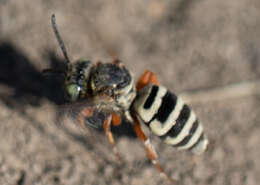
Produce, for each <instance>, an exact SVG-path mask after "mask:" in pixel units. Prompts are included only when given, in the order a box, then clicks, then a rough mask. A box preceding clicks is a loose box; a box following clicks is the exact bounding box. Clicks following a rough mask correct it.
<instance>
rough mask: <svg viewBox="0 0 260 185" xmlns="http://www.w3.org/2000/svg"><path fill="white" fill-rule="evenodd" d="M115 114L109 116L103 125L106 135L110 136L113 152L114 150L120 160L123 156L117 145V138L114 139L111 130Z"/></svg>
mask: <svg viewBox="0 0 260 185" xmlns="http://www.w3.org/2000/svg"><path fill="white" fill-rule="evenodd" d="M113 115H114V114H112V115H109V116H108V118H107V119H106V120H105V122H104V125H103V127H104V131H105V133H106V136H107V138H108V141H109V143H110V144H111V145H112V147H113V152H114V154H115V156H116V158H117V159H118V161H119V162H120V161H121V157H120V155H119V153H118V150H117V147H116V145H115V140H114V137H113V134H112V132H111V123H112V124H113V117H114V116H113Z"/></svg>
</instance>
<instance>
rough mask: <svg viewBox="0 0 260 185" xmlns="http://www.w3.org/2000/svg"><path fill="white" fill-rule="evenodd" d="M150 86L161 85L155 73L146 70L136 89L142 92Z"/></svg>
mask: <svg viewBox="0 0 260 185" xmlns="http://www.w3.org/2000/svg"><path fill="white" fill-rule="evenodd" d="M148 84H152V85H159V80H158V78H157V76H156V75H155V74H154V73H153V72H151V71H149V70H146V71H145V72H144V73H143V75H142V76H141V77H140V78H139V80H138V82H137V85H136V89H137V90H140V89H142V88H143V87H145V86H146V85H148Z"/></svg>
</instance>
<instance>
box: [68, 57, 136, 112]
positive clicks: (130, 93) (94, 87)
mask: <svg viewBox="0 0 260 185" xmlns="http://www.w3.org/2000/svg"><path fill="white" fill-rule="evenodd" d="M65 91H66V96H67V98H68V99H69V100H70V101H76V100H82V99H86V98H92V99H93V100H95V101H96V102H99V103H102V104H108V105H107V107H108V108H109V107H110V108H113V110H112V111H114V110H120V111H125V110H128V109H129V107H130V105H131V103H132V101H133V99H134V98H135V94H136V92H135V87H134V82H133V78H132V75H131V74H130V72H129V71H128V70H127V69H126V68H125V67H124V66H122V65H119V64H114V63H105V64H103V63H98V64H96V65H93V64H92V63H91V62H90V61H88V60H78V61H76V63H74V64H72V65H71V66H69V69H68V72H67V77H66V81H65ZM101 96H106V97H108V98H100V99H101V100H100V101H99V100H98V99H99V97H101Z"/></svg>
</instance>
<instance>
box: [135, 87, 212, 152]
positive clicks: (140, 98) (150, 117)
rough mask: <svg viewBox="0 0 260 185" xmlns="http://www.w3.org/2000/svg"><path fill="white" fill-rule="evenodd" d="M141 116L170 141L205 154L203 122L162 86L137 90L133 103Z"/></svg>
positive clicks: (157, 132) (177, 145)
mask: <svg viewBox="0 0 260 185" xmlns="http://www.w3.org/2000/svg"><path fill="white" fill-rule="evenodd" d="M132 108H133V111H135V112H136V114H137V117H138V119H140V120H141V121H142V122H144V123H145V124H146V125H147V126H148V127H149V128H150V129H151V131H152V132H153V133H154V134H156V135H157V136H159V137H161V138H162V139H163V140H164V141H165V142H166V143H167V144H169V145H172V146H175V147H177V148H178V149H189V150H191V151H193V152H194V153H202V152H203V151H204V150H205V149H206V147H207V144H208V140H207V138H206V137H205V136H204V133H203V127H202V124H201V123H200V122H199V120H198V119H197V117H196V115H195V114H194V112H193V111H192V110H191V109H190V108H189V107H188V106H187V105H186V104H184V102H183V101H182V99H181V98H179V97H177V96H176V95H175V94H173V93H171V92H170V91H168V90H167V89H166V88H165V87H163V86H156V85H153V86H151V85H149V86H146V87H144V88H143V89H141V90H140V91H138V92H137V96H136V99H135V100H134V102H133V105H132Z"/></svg>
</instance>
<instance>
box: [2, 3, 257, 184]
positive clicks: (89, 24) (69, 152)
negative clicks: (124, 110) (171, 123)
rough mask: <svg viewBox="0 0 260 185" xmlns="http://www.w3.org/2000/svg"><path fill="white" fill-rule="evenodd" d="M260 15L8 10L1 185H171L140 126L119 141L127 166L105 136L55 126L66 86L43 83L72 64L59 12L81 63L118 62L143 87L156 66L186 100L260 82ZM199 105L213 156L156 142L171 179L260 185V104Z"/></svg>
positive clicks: (127, 8) (194, 9) (214, 10)
mask: <svg viewBox="0 0 260 185" xmlns="http://www.w3.org/2000/svg"><path fill="white" fill-rule="evenodd" d="M259 9H260V2H259V1H258V0H251V1H244V0H236V1H231V0H218V1H208V0H197V1H188V0H176V1H170V0H166V1H156V0H143V1H140V0H132V1H123V0H120V1H119V0H111V1H105V0H96V1H90V0H81V1H69V0H64V1H44V0H35V1H26V0H19V1H7V0H0V136H1V139H0V184H1V185H34V184H35V185H36V184H37V185H47V184H48V185H52V184H53V185H54V184H64V185H83V184H85V185H88V184H89V185H102V184H111V185H112V184H113V185H119V184H129V185H131V184H134V185H136V184H149V185H152V184H168V182H167V181H165V180H164V179H161V178H159V175H158V173H157V171H156V170H155V169H154V167H153V165H152V164H151V163H150V162H149V160H148V159H147V158H146V156H145V152H144V149H143V147H142V145H141V144H140V142H139V141H138V140H137V139H136V138H135V137H132V131H131V127H129V128H128V129H125V130H124V129H122V130H124V131H125V133H124V134H120V132H118V134H117V138H116V141H117V143H118V149H119V151H120V153H121V155H122V157H123V161H122V163H123V164H122V165H119V164H118V163H117V161H116V159H115V157H114V156H113V154H112V153H111V148H110V146H109V145H108V143H107V140H106V138H105V137H104V135H103V133H94V131H93V133H94V134H93V137H90V136H89V135H87V134H86V133H85V132H82V130H81V129H79V127H77V126H75V124H73V123H72V122H69V121H68V120H64V121H62V122H63V123H62V126H61V125H60V124H59V125H57V124H55V122H56V121H55V120H56V118H55V117H56V115H55V113H56V111H57V105H60V104H62V102H63V98H62V94H61V93H60V91H59V90H60V89H59V84H58V83H56V82H57V81H58V80H57V81H55V80H53V81H51V82H50V81H46V80H45V79H43V77H42V75H41V71H42V70H43V69H45V68H47V67H50V66H51V65H52V66H59V61H60V60H62V59H63V57H62V54H61V52H60V48H59V47H58V45H57V41H56V40H55V37H54V34H53V32H52V29H51V25H50V16H51V14H52V13H55V14H56V18H57V24H58V26H59V29H60V32H61V34H62V37H63V39H64V41H65V43H66V47H67V48H68V53H69V56H70V58H71V59H72V60H73V61H74V60H76V59H78V58H80V57H87V58H89V59H91V60H93V61H99V60H101V61H105V62H110V61H111V60H112V57H111V55H117V56H118V57H119V58H120V59H121V60H122V61H123V62H124V64H125V65H126V66H127V68H128V69H129V70H131V71H133V73H134V74H135V75H136V77H138V76H139V75H140V74H141V73H142V72H143V71H144V70H145V69H146V68H150V69H151V70H152V71H154V72H156V74H158V76H159V78H160V80H161V83H162V84H164V85H165V86H167V87H168V88H169V89H171V90H172V91H174V92H176V93H177V94H179V93H181V92H184V91H191V90H194V91H196V90H203V89H207V88H217V87H221V86H226V85H228V84H232V83H239V82H244V81H248V80H255V79H257V78H259V74H260V62H259V57H260V56H259V53H260V51H259V48H260V37H259V33H260V20H259V17H260V13H259ZM191 107H192V108H193V109H194V110H195V112H196V113H197V115H198V117H199V118H200V120H202V122H203V124H204V127H205V131H206V133H207V135H208V137H209V139H210V145H209V148H208V150H207V151H206V152H205V153H204V154H203V155H201V156H194V155H193V154H191V153H190V152H186V151H177V150H175V149H174V148H172V147H169V146H166V145H165V144H163V143H162V142H161V141H160V140H159V139H158V138H156V137H152V136H151V138H152V142H153V143H154V145H155V148H156V149H157V151H158V153H159V155H160V162H161V163H162V165H163V166H164V168H165V170H166V172H167V174H169V176H171V177H174V178H176V179H178V184H180V185H188V184H189V185H190V184H200V185H203V184H205V185H206V184H212V185H213V184H214V185H230V184H234V185H240V184H241V185H242V184H243V185H244V184H246V185H256V184H258V183H259V181H260V177H259V174H260V158H259V156H260V149H259V142H260V135H259V120H260V118H259V116H258V115H259V112H260V109H259V96H257V95H254V96H253V95H252V96H245V97H241V98H233V99H225V100H218V101H203V97H202V99H198V100H197V99H196V103H191ZM116 132H117V131H116Z"/></svg>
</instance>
